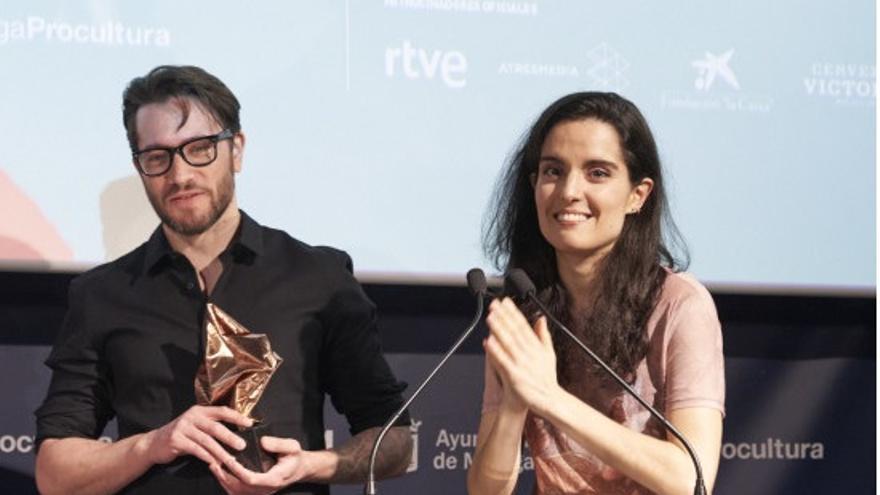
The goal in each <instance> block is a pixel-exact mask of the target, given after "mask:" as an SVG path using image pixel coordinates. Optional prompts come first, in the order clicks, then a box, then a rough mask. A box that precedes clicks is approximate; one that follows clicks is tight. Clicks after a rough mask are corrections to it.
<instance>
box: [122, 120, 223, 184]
mask: <svg viewBox="0 0 880 495" xmlns="http://www.w3.org/2000/svg"><path fill="white" fill-rule="evenodd" d="M234 135H235V133H234V132H232V131H231V130H229V129H224V130H223V131H221V132H220V133H218V134H214V135H213V136H202V137H197V138H193V139H190V140H189V141H187V142H185V143H183V144H181V145H180V146H178V147H176V148H159V147H155V148H147V149H145V150H140V151H135V152H134V153H132V154H131V156H132V158H134V164H135V165H136V166H137V168H138V170H140V172H141V173H142V174H144V175H146V176H148V177H156V176H157V175H162V174H164V173H165V172H167V171H168V170H170V169H171V162H173V161H174V155H180V156H181V157H182V158H183V160H184V161H185V162H186V163H188V164H190V165H192V166H193V167H204V166H206V165H210V164H212V163H214V160H216V159H217V143H218V142H220V141H223V140H225V139H230V138H232V136H234Z"/></svg>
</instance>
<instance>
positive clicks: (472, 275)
mask: <svg viewBox="0 0 880 495" xmlns="http://www.w3.org/2000/svg"><path fill="white" fill-rule="evenodd" d="M467 284H468V289H470V291H471V293H472V294H473V295H474V296H476V297H477V311H476V313H475V314H474V319H473V320H472V321H471V323H470V325H468V327H467V329H465V331H464V333H462V334H461V336H460V337H459V338H458V340H456V341H455V343H454V344H452V347H451V348H450V349H449V351H447V352H446V354H445V355H444V356H443V359H441V360H440V362H439V363H437V366H435V367H434V369H433V370H432V371H431V373H429V374H428V377H427V378H425V379H424V380H423V381H422V383H421V384H420V385H419V387H418V388H417V389H416V391H415V392H413V394H412V396H410V398H409V399H407V400H406V402H404V403H403V405H402V406H400V409H398V410H397V412H395V413H394V414H393V415H392V416H391V419H389V420H388V421H387V422H386V423H385V425H384V426H382V430H381V431H379V435H378V436H376V440H375V441H373V450H372V452H371V453H370V464H369V470H368V471H367V482H366V485H365V486H364V494H365V495H376V476H375V473H374V470H375V467H376V455H377V454H378V452H379V444H381V443H382V439H383V438H385V434H386V433H388V430H390V429H391V425H393V424H394V422H395V421H397V419H398V418H399V417H400V415H401V414H403V411H405V410H406V408H408V407H409V405H410V404H412V402H413V401H414V400H415V398H416V397H418V395H419V393H421V391H422V389H424V388H425V386H426V385H427V384H428V382H430V381H431V380H432V379H433V378H434V375H436V374H437V372H438V371H440V368H442V367H443V365H444V364H446V361H447V360H449V358H450V357H451V356H452V354H454V353H455V351H457V350H458V348H459V347H461V344H462V343H464V341H465V339H467V338H468V336H470V334H471V333H472V332H473V331H474V329H475V328H477V324H478V323H479V322H480V319H481V318H482V317H483V298H484V297H485V296H486V293H487V290H488V287H487V285H488V284H487V283H486V275H485V274H484V273H483V270H480V269H479V268H471V269H470V270H469V271H468V272H467Z"/></svg>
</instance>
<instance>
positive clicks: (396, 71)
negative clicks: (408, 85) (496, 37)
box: [385, 40, 467, 89]
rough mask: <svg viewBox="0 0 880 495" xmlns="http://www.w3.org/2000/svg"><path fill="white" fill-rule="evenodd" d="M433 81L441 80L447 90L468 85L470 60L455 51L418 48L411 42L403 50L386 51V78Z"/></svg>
mask: <svg viewBox="0 0 880 495" xmlns="http://www.w3.org/2000/svg"><path fill="white" fill-rule="evenodd" d="M399 75H403V77H405V78H407V79H410V80H417V79H422V80H425V81H434V80H436V79H437V78H438V77H439V79H440V80H441V81H443V84H445V85H446V87H448V88H452V89H461V88H463V87H464V86H465V85H466V84H467V58H465V56H464V54H463V53H461V52H459V51H454V50H432V49H425V48H416V47H414V46H413V45H412V44H411V43H410V42H409V41H408V40H405V41H404V42H403V45H402V46H400V47H396V46H395V47H388V48H386V49H385V76H387V77H391V78H394V77H398V76H399Z"/></svg>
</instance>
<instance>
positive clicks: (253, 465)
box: [195, 303, 282, 472]
mask: <svg viewBox="0 0 880 495" xmlns="http://www.w3.org/2000/svg"><path fill="white" fill-rule="evenodd" d="M281 362H282V359H281V357H279V356H278V354H275V353H274V352H272V347H271V346H270V345H269V338H268V337H267V336H266V335H265V334H259V333H251V332H250V331H249V330H248V329H247V328H245V327H244V326H243V325H242V324H241V323H239V322H237V321H235V319H233V318H232V317H231V316H229V315H228V314H226V313H225V312H224V311H223V310H221V309H220V308H218V307H217V306H215V305H214V304H212V303H208V305H207V307H206V315H205V360H204V362H203V363H202V364H201V365H200V366H199V370H198V372H196V379H195V388H196V402H197V403H198V404H199V405H203V406H227V407H230V408H232V409H235V410H236V411H238V412H240V413H241V414H244V415H245V416H248V417H251V418H252V419H253V420H254V424H253V426H251V427H250V428H234V429H233V431H234V432H235V433H236V434H237V435H238V436H239V437H241V438H242V439H244V441H245V442H246V443H247V446H246V447H245V448H244V450H241V451H236V450H234V449H231V448H229V447H227V450H229V451H230V452H231V453H233V454H234V455H235V458H236V459H237V460H238V462H239V463H241V465H242V466H244V467H246V468H248V469H250V470H251V471H256V472H266V471H268V470H269V468H271V467H272V466H273V465H274V464H275V462H276V459H275V457H274V456H273V455H272V454H270V453H268V452H266V451H264V450H263V448H262V447H261V446H260V438H261V437H262V436H264V435H269V434H270V432H269V427H270V425H269V424H267V423H266V422H263V421H260V420H259V419H258V418H253V417H252V416H251V412H252V411H253V409H254V407H255V406H256V405H257V402H259V400H260V397H262V395H263V392H264V391H265V390H266V385H268V384H269V379H270V378H272V374H273V373H275V371H276V370H277V369H278V366H280V365H281ZM236 430H237V431H236Z"/></svg>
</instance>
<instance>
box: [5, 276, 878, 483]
mask: <svg viewBox="0 0 880 495" xmlns="http://www.w3.org/2000/svg"><path fill="white" fill-rule="evenodd" d="M71 277H72V275H70V274H59V273H53V274H45V273H43V274H41V273H17V272H0V376H2V377H3V379H2V380H0V397H2V398H3V400H2V406H0V491H2V492H3V493H33V492H35V488H34V485H33V463H34V452H33V435H34V422H33V410H34V409H35V408H36V407H37V405H38V404H39V403H40V401H41V400H42V397H43V394H44V393H45V390H46V386H47V384H48V379H49V374H48V370H47V368H45V366H44V365H43V360H44V359H45V358H46V356H47V354H48V352H49V346H50V345H51V342H52V341H53V338H54V334H55V332H56V330H57V329H58V326H59V324H60V322H61V319H62V317H63V315H64V311H65V304H66V289H67V284H68V282H69V281H70V278H71ZM366 289H367V292H368V293H369V294H370V296H371V297H372V298H373V300H374V301H375V302H376V303H377V304H378V306H379V308H380V310H381V312H382V317H381V328H382V337H383V344H384V346H385V351H386V352H387V353H388V357H389V361H390V362H391V365H392V366H393V368H394V369H395V371H396V373H397V374H398V376H399V377H400V378H401V379H403V380H405V381H407V382H409V383H410V384H411V385H413V384H416V383H417V382H418V381H420V380H421V379H422V377H423V376H425V374H426V373H427V372H428V371H429V370H430V369H431V368H432V367H433V365H434V364H435V363H436V361H437V360H438V359H439V356H440V355H441V354H442V353H443V352H444V351H445V350H446V349H447V348H448V347H449V346H450V345H451V344H452V342H453V341H454V340H455V338H456V337H457V336H458V335H459V334H460V332H461V331H462V330H463V329H464V327H465V326H466V325H467V323H468V321H469V320H470V318H471V316H472V313H473V310H474V302H473V300H472V299H471V297H470V296H469V295H468V293H467V291H466V289H464V288H459V287H439V286H402V285H386V284H382V285H377V284H368V285H366ZM714 297H715V301H716V304H717V306H718V310H719V314H720V317H721V321H722V325H723V330H724V345H725V356H726V369H727V417H726V420H725V428H724V443H723V447H722V461H721V468H720V473H719V478H718V482H717V486H716V490H715V493H716V494H742V493H749V494H754V495H761V494H767V495H770V494H773V495H778V494H798V495H800V494H812V493H816V494H825V493H848V494H861V493H865V494H867V493H875V484H876V473H875V459H876V453H875V433H876V431H875V427H876V424H875V418H876V373H875V368H876V355H875V326H876V310H875V297H816V296H793V295H790V296H784V295H743V294H726V293H715V294H714ZM484 332H485V329H482V328H481V329H480V333H484ZM480 338H481V337H480V335H479V334H478V335H474V336H472V337H471V339H470V341H469V342H467V343H466V345H465V346H464V348H463V349H462V351H463V352H461V353H460V354H459V355H457V356H455V357H454V358H453V359H452V360H451V361H450V362H449V366H448V367H447V368H445V370H444V371H443V372H441V373H440V374H439V375H438V376H437V377H436V380H435V382H434V383H433V384H432V385H431V386H429V388H427V389H426V390H425V392H424V394H423V397H422V398H420V399H419V400H418V401H417V402H416V404H414V406H413V407H412V409H411V411H412V416H413V419H414V422H415V423H414V426H413V428H412V434H413V437H414V439H415V441H416V445H417V449H416V452H415V454H414V456H413V459H412V463H411V465H410V471H411V472H410V473H409V475H408V476H406V477H404V478H401V479H397V480H392V481H387V482H382V483H380V484H379V488H380V493H389V494H405V493H419V494H421V495H430V494H455V493H464V492H465V473H466V469H467V466H468V464H469V463H470V462H471V458H472V455H473V450H474V444H475V438H476V430H477V425H478V421H479V409H480V399H481V393H482V386H483V385H482V369H483V368H482V366H483V362H482V361H483V358H482V350H481V348H480V345H479V341H480ZM412 389H413V387H412V386H411V387H410V389H409V390H408V392H407V393H410V392H411V391H412ZM328 417H329V420H328V425H327V426H328V430H327V433H326V436H327V438H328V440H329V441H331V442H332V443H336V444H338V443H339V442H341V441H343V440H344V439H345V438H346V437H347V436H348V433H347V430H346V427H345V423H344V421H342V420H340V418H338V417H336V416H335V415H334V414H333V413H332V409H331V408H330V406H329V405H328ZM106 434H107V435H108V436H109V437H112V436H114V434H115V432H114V431H113V429H112V428H110V429H108V432H106ZM532 480H533V477H532V465H531V461H530V459H529V458H526V459H525V460H524V463H523V475H522V476H521V483H520V484H519V487H518V491H517V493H521V494H526V493H530V489H531V484H532ZM334 493H337V494H357V493H361V488H360V487H340V488H337V489H334Z"/></svg>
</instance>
